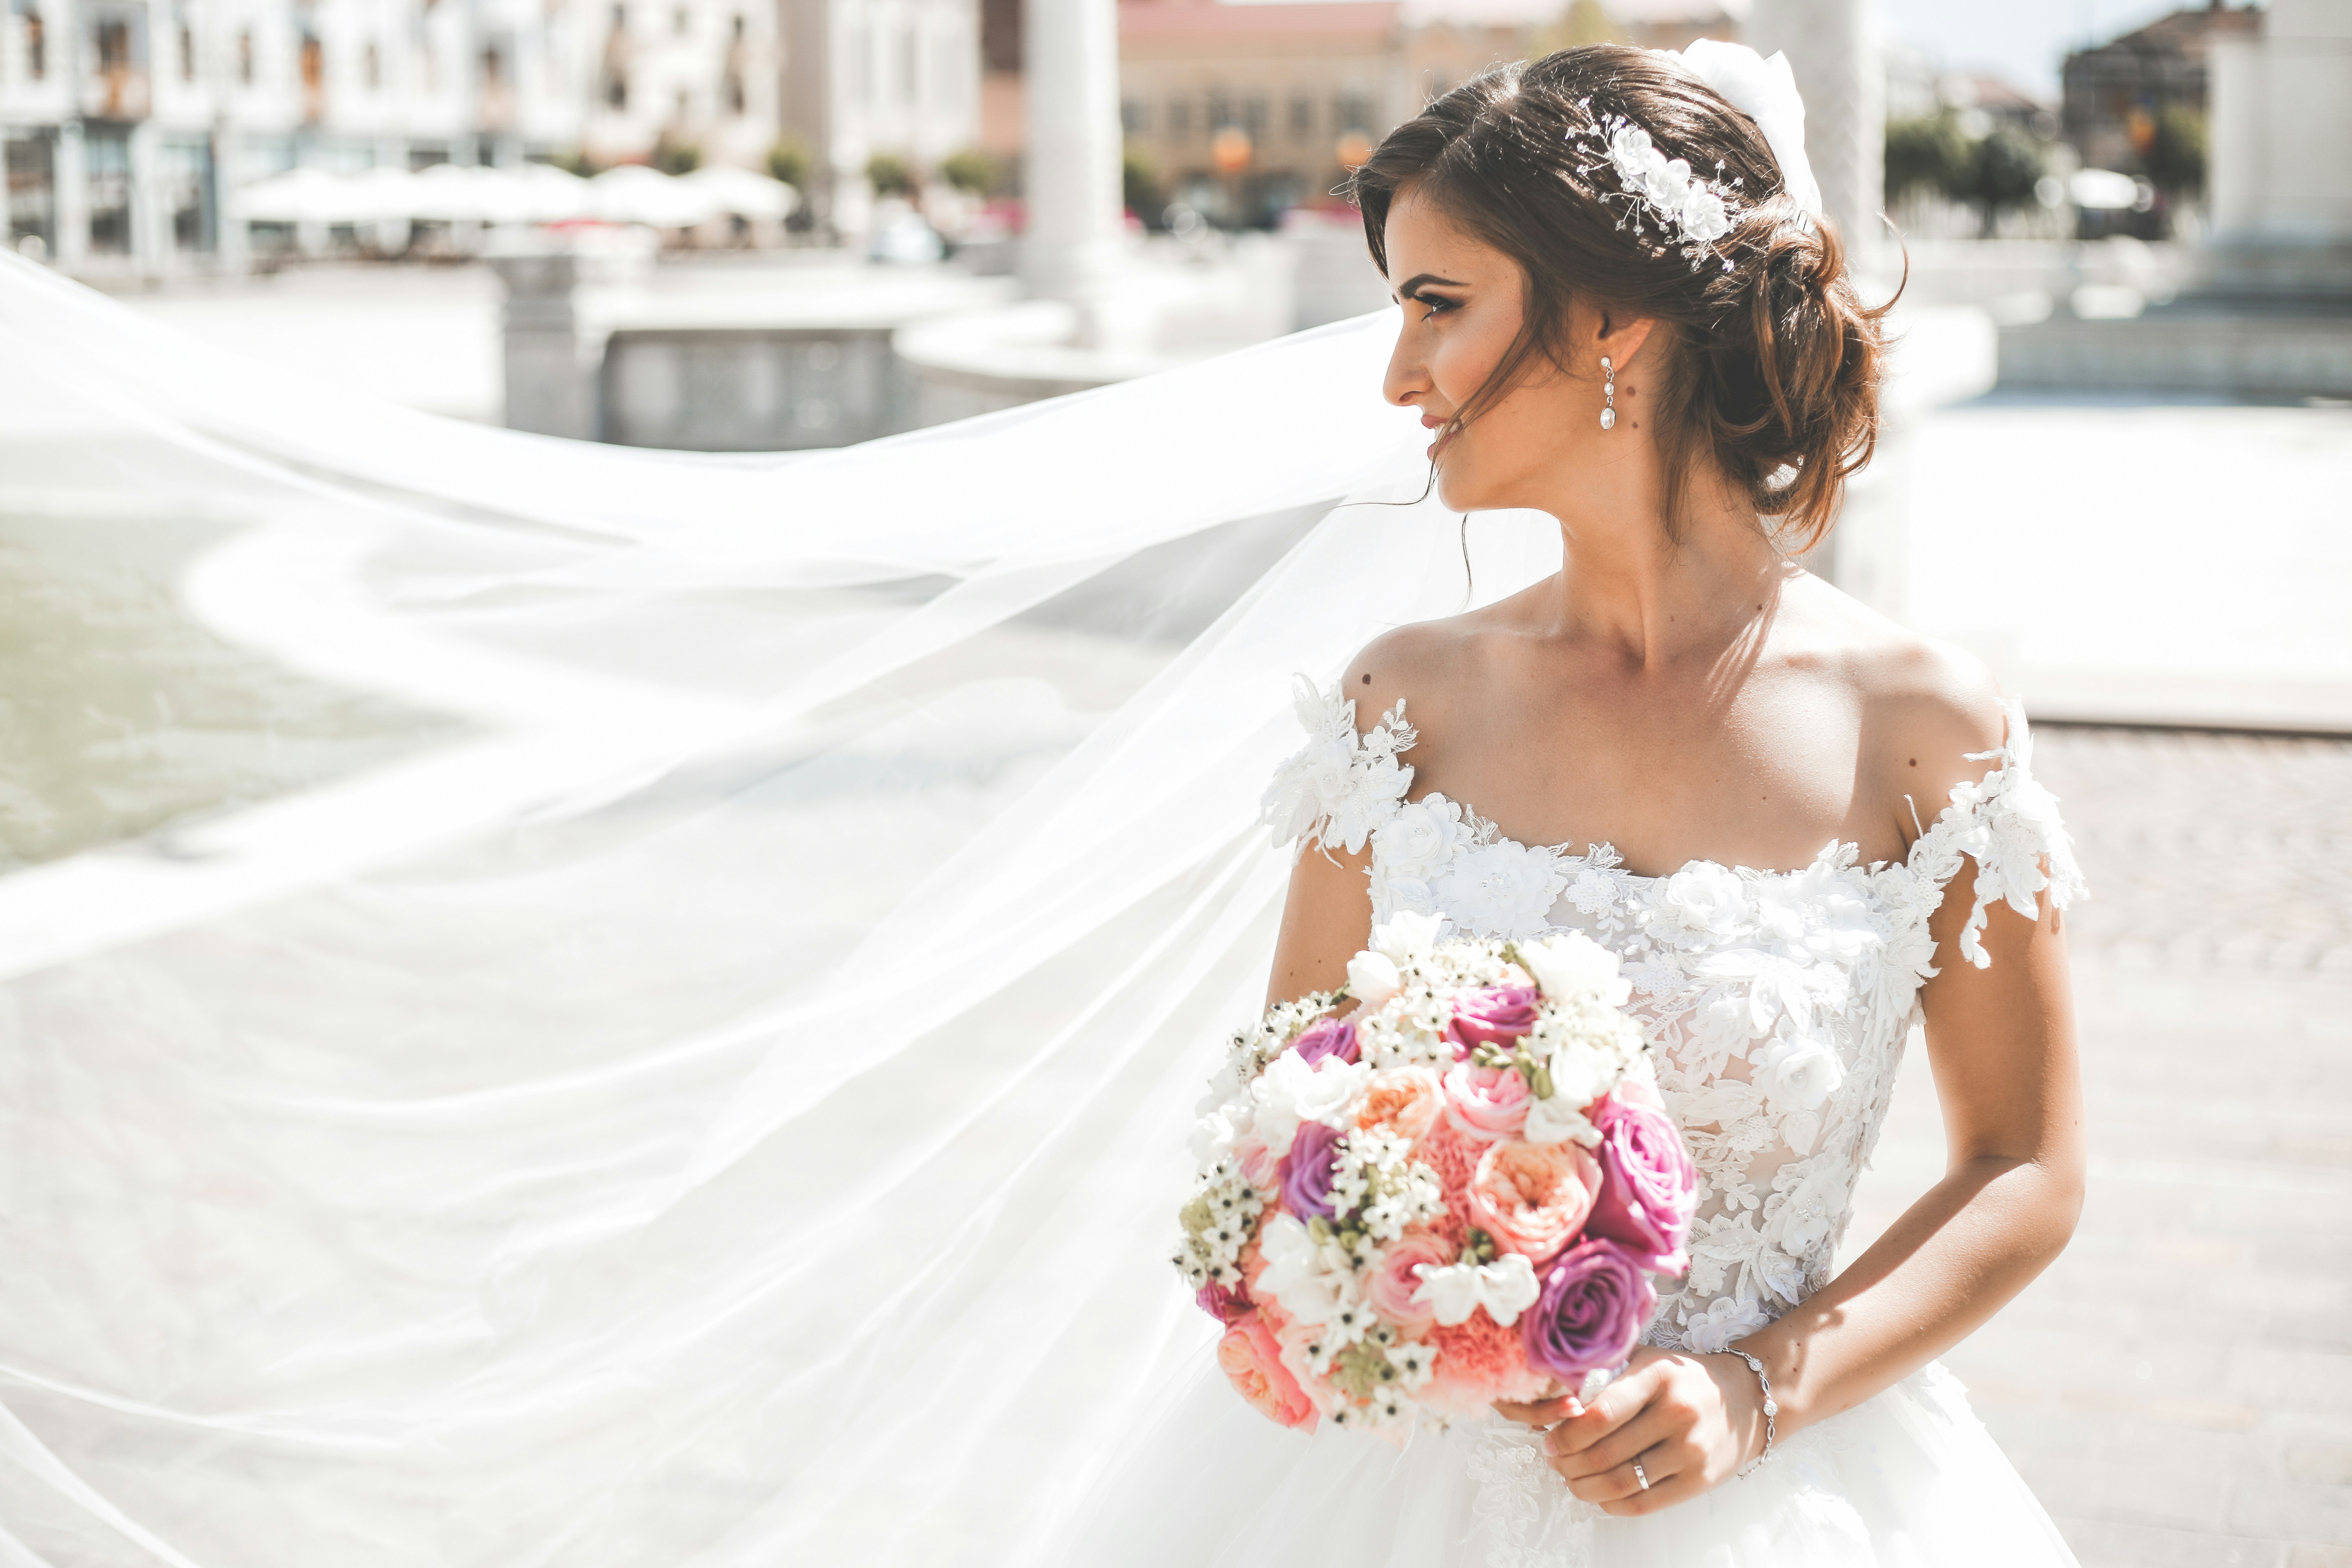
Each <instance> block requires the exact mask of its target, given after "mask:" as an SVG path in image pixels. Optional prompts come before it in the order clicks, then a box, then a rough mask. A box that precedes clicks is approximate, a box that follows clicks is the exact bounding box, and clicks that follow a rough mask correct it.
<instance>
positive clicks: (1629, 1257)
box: [1519, 1237, 1658, 1388]
mask: <svg viewBox="0 0 2352 1568" xmlns="http://www.w3.org/2000/svg"><path fill="white" fill-rule="evenodd" d="M1657 1305H1658V1293H1657V1292H1656V1291H1655V1290H1654V1289H1651V1288H1650V1277H1649V1276H1648V1275H1647V1274H1645V1273H1643V1270H1642V1264H1641V1260H1640V1259H1639V1258H1635V1257H1634V1256H1633V1254H1631V1253H1629V1252H1627V1251H1626V1250H1625V1249H1624V1248H1623V1247H1620V1246H1618V1245H1617V1244H1616V1243H1615V1242H1613V1241H1609V1240H1606V1239H1603V1238H1601V1237H1591V1238H1589V1239H1587V1240H1584V1241H1580V1242H1578V1243H1577V1244H1576V1245H1575V1246H1574V1247H1570V1248H1569V1249H1568V1250H1567V1251H1566V1252H1563V1253H1561V1254H1560V1255H1559V1258H1557V1259H1555V1260H1554V1261H1553V1263H1552V1266H1551V1267H1550V1268H1549V1269H1547V1270H1546V1271H1545V1273H1544V1280H1543V1294H1541V1295H1540V1296H1538V1297H1537V1298H1536V1304H1535V1305H1534V1306H1533V1307H1531V1308H1529V1309H1528V1311H1527V1312H1526V1313H1525V1314H1524V1315H1523V1316H1521V1318H1520V1319H1519V1341H1520V1343H1521V1344H1522V1345H1524V1346H1525V1347H1526V1349H1527V1352H1528V1365H1529V1366H1530V1367H1533V1368H1534V1369H1535V1370H1536V1371H1538V1372H1545V1373H1550V1374H1551V1375H1552V1376H1554V1377H1556V1378H1558V1379H1559V1381H1560V1382H1562V1383H1564V1384H1568V1385H1569V1386H1570V1387H1571V1388H1573V1387H1574V1386H1576V1384H1577V1383H1578V1382H1579V1381H1580V1379H1582V1378H1583V1376H1584V1374H1585V1373H1588V1372H1594V1371H1600V1370H1605V1369H1608V1368H1612V1367H1618V1366H1622V1365H1624V1364H1625V1360H1626V1358H1627V1357H1628V1356H1631V1355H1632V1354H1633V1346H1634V1344H1635V1342H1638V1341H1639V1340H1640V1339H1641V1337H1642V1330H1643V1327H1644V1326H1645V1325H1646V1324H1647V1323H1648V1322H1649V1321H1650V1314H1651V1312H1653V1311H1654V1310H1656V1308H1657Z"/></svg>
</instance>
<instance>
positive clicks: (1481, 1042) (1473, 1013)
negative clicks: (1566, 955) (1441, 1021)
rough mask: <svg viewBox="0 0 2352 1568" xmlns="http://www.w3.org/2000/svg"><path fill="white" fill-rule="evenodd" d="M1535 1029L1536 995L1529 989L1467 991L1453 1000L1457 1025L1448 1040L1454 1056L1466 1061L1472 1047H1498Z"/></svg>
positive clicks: (1450, 1026)
mask: <svg viewBox="0 0 2352 1568" xmlns="http://www.w3.org/2000/svg"><path fill="white" fill-rule="evenodd" d="M1535 1026H1536V994H1535V991H1534V989H1533V988H1532V987H1529V986H1526V985H1497V986H1496V987H1495V988H1494V989H1492V990H1490V991H1465V992H1464V993H1463V994H1461V995H1459V996H1456V997H1455V998H1454V1021H1453V1022H1452V1023H1450V1024H1448V1025H1446V1026H1445V1037H1446V1038H1447V1039H1449V1040H1452V1041H1453V1042H1454V1054H1455V1055H1456V1056H1457V1057H1466V1056H1468V1055H1469V1054H1470V1047H1473V1046H1496V1045H1503V1044H1507V1042H1509V1041H1512V1040H1516V1039H1517V1038H1518V1037H1520V1036H1521V1035H1524V1034H1526V1033H1527V1032H1528V1030H1529V1029H1532V1028H1534V1027H1535Z"/></svg>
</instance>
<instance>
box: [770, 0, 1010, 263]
mask: <svg viewBox="0 0 2352 1568" xmlns="http://www.w3.org/2000/svg"><path fill="white" fill-rule="evenodd" d="M781 15H782V25H783V37H782V47H783V61H784V66H783V100H782V129H783V132H784V134H785V135H786V136H787V137H789V138H790V139H792V140H793V141H794V142H798V143H800V144H801V146H802V147H803V149H804V150H805V151H806V152H807V153H808V154H809V156H810V160H811V175H810V182H809V183H810V186H811V188H810V191H809V193H808V194H809V196H810V200H811V203H812V206H813V216H815V217H816V218H817V219H818V220H819V221H820V222H822V223H824V224H827V225H829V226H832V227H833V228H835V230H837V231H840V232H842V233H845V234H851V235H856V234H862V233H864V232H865V231H866V227H867V223H868V207H869V205H870V203H871V199H872V194H873V193H872V191H871V189H870V188H869V186H868V185H867V184H866V168H867V164H868V163H869V161H870V160H872V159H873V158H874V157H875V156H876V155H877V153H887V154H889V155H891V156H893V157H896V158H898V159H901V160H903V161H904V162H905V163H906V165H907V167H908V172H909V173H910V174H913V175H914V176H916V177H917V178H918V179H920V178H922V177H924V176H925V175H927V174H929V173H930V172H931V171H933V170H935V169H936V168H937V166H938V165H939V163H940V161H941V160H943V159H945V158H946V157H947V156H948V155H949V154H950V153H958V152H961V151H963V150H964V149H966V148H969V147H971V146H972V145H973V144H974V143H975V142H978V141H979V139H980V128H981V7H980V5H979V3H978V0H781Z"/></svg>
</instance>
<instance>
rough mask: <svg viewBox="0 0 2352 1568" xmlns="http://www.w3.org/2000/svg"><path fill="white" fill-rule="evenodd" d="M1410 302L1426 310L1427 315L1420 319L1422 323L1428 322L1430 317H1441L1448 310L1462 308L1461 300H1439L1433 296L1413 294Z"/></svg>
mask: <svg viewBox="0 0 2352 1568" xmlns="http://www.w3.org/2000/svg"><path fill="white" fill-rule="evenodd" d="M1412 302H1413V303H1414V304H1416V305H1423V306H1426V307H1427V308H1428V315H1424V316H1423V317H1422V320H1423V321H1428V320H1429V319H1430V317H1431V316H1442V315H1444V314H1445V312H1446V311H1448V310H1460V309H1461V308H1462V301H1461V300H1441V299H1439V298H1438V297H1437V296H1436V295H1434V294H1415V295H1414V296H1413V297H1412Z"/></svg>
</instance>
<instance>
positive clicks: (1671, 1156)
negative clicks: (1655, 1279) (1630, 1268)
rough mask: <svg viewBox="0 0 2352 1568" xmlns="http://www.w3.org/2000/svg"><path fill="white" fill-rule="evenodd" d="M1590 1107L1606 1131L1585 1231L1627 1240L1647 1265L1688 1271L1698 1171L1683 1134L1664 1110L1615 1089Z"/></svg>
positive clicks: (1596, 1122) (1667, 1270)
mask: <svg viewBox="0 0 2352 1568" xmlns="http://www.w3.org/2000/svg"><path fill="white" fill-rule="evenodd" d="M1591 1117H1592V1124H1593V1126H1595V1127H1597V1128H1599V1129H1600V1131H1601V1195H1600V1196H1599V1197H1598V1198H1595V1199H1594V1200H1593V1203H1592V1214H1591V1217H1589V1218H1588V1219H1586V1220H1585V1222H1584V1233H1585V1234H1586V1235H1587V1236H1599V1237H1608V1238H1609V1239H1610V1240H1612V1241H1615V1242H1620V1243H1622V1244H1623V1246H1624V1247H1625V1249H1626V1250H1627V1251H1628V1252H1630V1253H1632V1254H1633V1256H1634V1258H1635V1259H1636V1260H1637V1261H1639V1262H1640V1263H1641V1265H1642V1267H1643V1268H1654V1269H1655V1270H1657V1271H1658V1272H1659V1273H1661V1274H1674V1275H1680V1274H1683V1273H1685V1271H1687V1270H1688V1269H1689V1268H1690V1258H1689V1257H1688V1256H1687V1255H1685V1253H1684V1251H1683V1243H1684V1242H1685V1241H1687V1240H1688V1239H1689V1238H1690V1227H1691V1216H1692V1215H1695V1214H1696V1213H1697V1212H1698V1172H1697V1171H1696V1170H1695V1169H1693V1168H1692V1166H1691V1161H1690V1151H1689V1150H1687V1149H1685V1148H1684V1147H1683V1135H1682V1134H1681V1133H1680V1132H1678V1131H1675V1124H1674V1122H1673V1121H1671V1120H1670V1119H1668V1118H1667V1117H1666V1115H1665V1114H1664V1112H1662V1111H1657V1110H1651V1109H1650V1108H1649V1107H1647V1106H1643V1105H1629V1104H1626V1103H1624V1102H1623V1101H1622V1100H1618V1099H1617V1098H1616V1097H1614V1096H1611V1097H1609V1098H1606V1099H1604V1100H1601V1101H1600V1102H1599V1103H1598V1104H1596V1105H1595V1106H1593V1108H1592V1110H1591Z"/></svg>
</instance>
